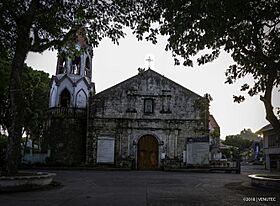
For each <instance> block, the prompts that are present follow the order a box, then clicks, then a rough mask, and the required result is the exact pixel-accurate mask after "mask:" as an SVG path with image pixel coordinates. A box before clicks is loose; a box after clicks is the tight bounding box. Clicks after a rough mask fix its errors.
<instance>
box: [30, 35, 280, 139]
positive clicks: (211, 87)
mask: <svg viewBox="0 0 280 206" xmlns="http://www.w3.org/2000/svg"><path fill="white" fill-rule="evenodd" d="M166 39H167V38H166V37H160V38H159V41H158V43H157V44H156V45H153V44H152V43H150V42H147V41H137V39H136V37H135V36H133V35H132V34H130V33H129V32H128V34H127V36H126V37H125V38H124V39H121V40H120V44H119V45H114V44H113V43H112V42H111V41H110V40H109V39H104V40H103V41H101V43H100V45H99V47H98V48H95V49H94V57H93V71H92V72H93V79H92V80H93V82H95V87H96V91H97V92H100V91H102V90H104V89H107V88H108V87H110V86H113V85H115V84H117V83H119V82H121V81H123V80H125V79H127V78H129V77H131V76H134V75H136V74H137V73H138V68H139V67H141V68H144V67H145V66H147V61H146V62H145V58H147V55H149V54H150V55H152V56H153V58H154V61H153V62H152V63H153V64H152V69H153V70H155V71H157V72H158V73H160V74H162V75H164V76H166V77H167V78H169V79H171V80H173V81H175V82H177V83H179V84H181V85H182V86H184V87H186V88H188V89H190V90H192V91H193V92H195V93H197V94H199V95H201V96H203V95H204V94H205V93H209V94H210V95H211V96H212V98H213V101H212V102H211V106H210V112H211V114H213V115H214V117H215V119H216V121H217V122H218V124H219V125H220V127H221V138H222V139H224V137H225V136H226V135H231V134H238V133H240V131H241V130H242V129H244V128H250V129H252V131H254V132H255V131H256V130H258V129H260V128H261V127H263V126H264V125H266V124H268V122H267V121H266V120H265V110H264V106H263V103H262V102H261V101H260V100H259V95H258V96H255V97H248V96H246V97H248V98H246V100H245V102H243V103H241V104H237V103H234V102H233V94H235V95H238V94H242V93H241V92H240V91H239V89H240V85H242V83H244V82H252V79H251V78H250V77H248V78H246V79H243V80H240V81H238V82H237V83H235V84H233V85H228V84H224V82H225V80H226V78H225V70H226V69H227V67H228V66H229V65H231V64H233V61H232V59H231V57H230V55H229V54H227V53H225V52H222V53H221V55H220V57H219V58H218V59H217V60H215V61H214V62H212V63H208V64H206V65H203V66H197V65H195V66H194V67H193V68H191V67H183V66H174V60H173V58H172V55H171V52H170V51H168V52H166V51H165V45H166V42H167V41H166ZM56 56H57V53H56V52H51V51H46V52H44V53H43V54H34V53H29V55H28V57H27V60H26V63H27V64H28V65H29V66H32V67H33V68H34V69H37V70H43V71H45V72H48V73H49V74H50V75H54V74H55V68H56V62H57V59H56ZM273 103H274V106H278V107H279V106H280V92H278V90H276V89H275V90H274V94H273Z"/></svg>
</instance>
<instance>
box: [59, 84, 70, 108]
mask: <svg viewBox="0 0 280 206" xmlns="http://www.w3.org/2000/svg"><path fill="white" fill-rule="evenodd" d="M70 99H71V96H70V92H69V91H68V89H66V88H65V89H64V90H63V91H62V92H61V95H60V106H61V107H69V105H70Z"/></svg>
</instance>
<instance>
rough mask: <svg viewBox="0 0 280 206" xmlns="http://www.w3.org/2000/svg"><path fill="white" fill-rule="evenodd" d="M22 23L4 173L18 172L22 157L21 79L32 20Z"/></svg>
mask: <svg viewBox="0 0 280 206" xmlns="http://www.w3.org/2000/svg"><path fill="white" fill-rule="evenodd" d="M21 23H22V25H20V26H19V27H18V38H17V40H16V50H15V55H14V58H13V61H12V67H11V74H10V87H9V98H10V115H11V124H10V127H9V128H8V133H9V137H8V142H7V150H6V161H5V162H6V164H5V167H4V168H3V169H4V170H3V171H2V174H4V175H14V174H16V173H17V172H18V166H19V163H20V159H21V138H22V129H23V117H24V99H23V92H22V83H21V79H22V70H23V66H24V61H25V59H26V56H27V53H28V51H29V48H30V38H29V36H30V27H31V22H28V21H24V20H23V22H21ZM24 23H25V24H24Z"/></svg>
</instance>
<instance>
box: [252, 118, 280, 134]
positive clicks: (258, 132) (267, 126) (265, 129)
mask: <svg viewBox="0 0 280 206" xmlns="http://www.w3.org/2000/svg"><path fill="white" fill-rule="evenodd" d="M279 122H280V119H279ZM271 130H273V127H272V125H271V124H268V125H265V126H264V127H262V128H261V129H259V130H258V131H256V133H257V134H261V133H264V132H267V131H271Z"/></svg>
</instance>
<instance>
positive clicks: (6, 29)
mask: <svg viewBox="0 0 280 206" xmlns="http://www.w3.org/2000/svg"><path fill="white" fill-rule="evenodd" d="M138 9H139V8H138V7H137V6H135V2H134V1H121V0H119V1H118V0H117V1H107V0H96V1H88V0H75V1H66V0H49V1H45V0H3V1H1V3H0V25H1V27H0V40H1V41H0V47H2V48H4V49H5V50H6V51H7V52H8V55H9V56H10V57H11V58H12V64H11V69H10V71H11V72H10V85H9V111H10V114H11V119H10V123H11V124H10V125H9V127H8V128H7V130H8V133H9V138H8V142H7V153H6V162H7V165H6V167H5V168H4V173H5V174H6V175H12V174H15V173H17V171H18V170H17V168H18V163H19V157H20V139H21V135H22V127H23V119H24V112H23V111H24V110H23V108H24V101H23V100H24V98H23V91H22V85H23V84H22V73H23V65H24V61H25V59H26V56H27V53H28V52H29V51H33V52H43V51H44V50H46V49H49V48H57V47H59V46H61V45H63V44H64V43H65V42H66V41H67V40H68V39H69V38H70V37H72V36H73V35H75V33H76V31H77V28H80V26H81V25H83V26H85V27H86V28H87V30H88V37H89V39H90V42H91V43H92V44H93V46H97V45H98V42H99V41H100V40H101V39H102V38H104V37H105V36H107V37H109V38H111V39H112V41H113V42H115V43H117V40H118V39H119V38H120V37H123V36H124V33H123V31H122V28H123V26H124V25H125V26H128V25H130V24H131V22H132V20H133V18H132V16H133V14H135V13H137V12H136V10H138Z"/></svg>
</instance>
